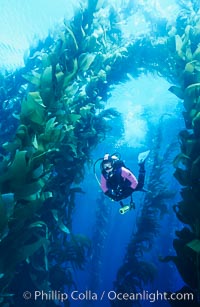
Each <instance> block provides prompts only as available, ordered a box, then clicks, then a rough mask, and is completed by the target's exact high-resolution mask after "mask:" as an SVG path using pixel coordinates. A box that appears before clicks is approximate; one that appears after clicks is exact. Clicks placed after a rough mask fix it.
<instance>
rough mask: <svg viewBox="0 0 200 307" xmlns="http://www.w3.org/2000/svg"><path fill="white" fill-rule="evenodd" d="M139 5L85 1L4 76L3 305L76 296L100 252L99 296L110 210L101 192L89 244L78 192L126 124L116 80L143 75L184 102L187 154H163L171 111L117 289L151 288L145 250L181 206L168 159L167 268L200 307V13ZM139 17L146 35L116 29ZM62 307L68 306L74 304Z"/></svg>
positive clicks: (190, 4) (188, 5)
mask: <svg viewBox="0 0 200 307" xmlns="http://www.w3.org/2000/svg"><path fill="white" fill-rule="evenodd" d="M141 3H142V4H141V5H139V4H137V3H135V2H133V1H131V0H130V1H123V3H122V5H121V8H120V10H119V9H117V8H116V7H115V6H113V5H109V4H107V5H105V4H104V5H103V6H101V1H98V0H93V1H92V0H88V2H87V3H81V5H80V6H79V8H77V9H76V10H75V15H74V17H73V18H72V20H66V19H64V20H63V23H62V24H61V25H60V27H59V28H57V30H55V31H54V32H52V33H49V35H48V37H46V38H45V39H44V40H43V41H42V40H40V41H39V42H38V45H37V46H36V47H34V48H33V47H31V48H30V50H29V55H28V56H27V57H25V58H24V61H25V65H24V67H23V68H20V69H17V70H16V71H15V72H12V73H9V72H5V73H2V74H1V75H0V93H1V94H0V100H1V104H0V109H1V112H0V119H1V124H0V136H1V144H0V145H1V146H0V172H1V176H0V287H1V295H0V305H1V306H4V307H8V306H18V305H20V306H23V304H24V305H25V304H26V301H25V300H22V297H20V296H21V293H22V292H23V291H25V290H26V289H30V291H31V290H37V289H43V290H44V291H47V292H49V291H51V290H52V289H57V290H59V291H61V292H66V291H67V290H68V291H69V290H71V289H76V287H77V286H76V283H75V279H74V274H75V272H77V271H79V270H85V268H86V264H87V260H88V253H91V250H92V255H93V258H92V260H90V262H91V263H90V265H91V282H92V287H93V289H92V288H91V289H92V290H94V291H95V290H96V288H98V284H99V270H100V266H101V246H102V245H103V242H104V240H105V237H106V224H107V216H108V212H109V208H108V207H107V206H106V205H105V197H104V195H103V194H102V195H101V194H99V197H98V199H97V208H98V209H97V212H96V228H95V230H94V233H93V238H94V241H95V243H94V244H92V243H91V240H90V239H89V238H88V237H87V236H86V235H84V233H83V234H76V233H74V231H73V223H72V221H73V216H74V210H75V207H76V195H77V194H79V193H85V192H84V191H83V190H82V188H80V187H79V185H80V183H81V182H82V181H83V179H84V177H85V173H86V167H91V168H92V165H93V162H94V161H93V160H92V152H93V150H94V149H95V148H96V147H97V145H98V144H99V143H101V142H102V141H106V137H107V135H108V133H110V132H111V125H110V123H111V122H112V121H117V122H119V121H121V115H120V112H119V111H118V110H117V108H107V107H106V102H107V99H108V97H109V95H110V91H111V85H113V84H115V85H117V84H118V83H119V82H126V81H127V79H128V77H127V74H129V75H131V76H132V78H138V77H139V76H140V75H141V74H142V73H143V74H144V73H145V74H153V75H159V76H161V77H162V78H163V79H166V80H167V81H168V82H169V83H170V84H171V86H170V87H169V91H170V92H171V95H172V96H173V95H175V96H176V97H177V99H180V101H181V102H182V104H183V110H184V111H183V112H182V113H181V114H180V117H183V119H184V124H185V128H184V129H183V130H182V131H180V132H179V134H178V135H177V136H176V138H177V139H178V142H179V148H178V151H179V154H178V155H175V154H174V144H173V143H172V144H169V145H168V147H166V148H165V151H164V153H161V154H160V155H158V153H159V149H160V144H161V142H162V129H163V126H164V115H163V117H162V118H160V121H159V125H158V127H157V129H156V130H155V131H154V144H153V148H152V149H151V159H152V161H153V162H152V165H151V170H150V177H151V180H149V181H148V189H149V190H152V191H153V192H152V193H146V194H145V196H144V202H143V204H142V210H141V214H140V216H139V219H138V220H137V230H136V232H134V233H133V234H132V235H131V239H130V242H129V244H128V246H127V249H126V252H125V255H124V263H123V264H121V265H120V264H119V269H118V272H117V275H116V279H115V280H114V281H113V284H114V289H115V291H116V292H136V291H142V289H143V288H144V286H145V285H146V284H149V283H153V281H154V278H155V276H156V274H157V272H156V265H155V264H154V263H150V262H148V261H147V260H146V258H145V257H144V255H145V254H146V253H149V252H150V251H151V249H152V246H153V242H154V240H155V237H157V236H158V235H159V232H160V226H161V223H162V216H163V215H164V214H165V213H166V211H167V208H168V205H169V200H170V203H171V200H172V199H173V195H174V194H173V191H170V190H169V189H168V184H167V182H166V177H165V176H164V174H165V172H166V169H167V167H168V165H169V164H170V165H171V166H172V167H173V168H174V177H175V179H176V181H177V184H178V185H179V186H180V201H179V202H178V203H173V204H172V209H173V211H174V215H175V217H176V219H178V220H179V222H180V224H181V225H182V226H181V228H180V229H177V231H176V233H175V234H174V240H173V247H172V249H173V255H162V256H160V257H159V261H161V262H162V264H163V266H164V265H166V263H165V262H170V261H171V262H173V263H174V264H175V266H176V267H177V270H178V272H179V274H180V276H181V278H182V280H183V281H184V284H185V287H184V288H182V289H180V291H179V292H181V291H182V292H183V293H184V291H186V292H193V293H194V301H193V302H191V306H193V305H194V306H198V297H199V293H200V175H199V174H200V46H199V39H200V8H199V5H198V1H195V0H191V1H184V0H182V1H177V4H178V5H179V8H180V10H179V14H178V16H177V17H176V20H175V21H174V22H173V23H172V24H170V22H168V21H167V20H166V19H164V18H162V17H160V16H159V12H157V11H156V9H155V10H154V11H153V12H151V11H150V10H149V7H148V5H147V4H145V3H143V2H141ZM138 11H142V12H143V15H144V16H145V19H146V21H147V22H148V27H149V32H148V34H147V35H141V36H138V37H137V36H135V35H134V33H133V34H130V35H129V36H128V37H127V35H125V34H124V31H123V30H122V28H121V27H120V26H119V25H120V24H121V23H122V21H123V23H126V22H127V23H128V22H129V20H130V18H134V14H136V12H138ZM123 23H122V24H123ZM111 133H112V132H111ZM100 208H101V209H100ZM99 224H101V227H98V225H99ZM144 225H145V227H144ZM104 229H105V230H104ZM66 289H67V290H66ZM188 289H189V290H188ZM166 290H167V289H166ZM16 293H20V294H19V295H18V294H16ZM168 302H169V305H170V304H171V306H180V305H176V302H174V301H170V300H169V301H168ZM42 303H43V305H44V306H56V305H57V304H56V302H54V301H51V302H48V301H46V302H44V301H43V302H42ZM122 303H123V305H122ZM125 303H126V304H125ZM125 303H124V302H119V301H112V302H110V305H111V306H124V304H125V305H127V306H141V305H140V304H141V302H139V301H137V302H133V301H128V302H125ZM179 304H180V302H179ZM192 304H193V305H192ZM195 304H196V305H195ZM40 305H41V302H39V301H35V302H34V306H40ZM63 306H70V301H69V300H66V301H65V302H64V305H63ZM181 306H186V305H181ZM187 306H188V305H187Z"/></svg>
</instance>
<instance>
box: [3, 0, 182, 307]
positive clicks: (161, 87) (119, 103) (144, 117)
mask: <svg viewBox="0 0 200 307" xmlns="http://www.w3.org/2000/svg"><path fill="white" fill-rule="evenodd" d="M73 2H75V1H69V0H57V1H53V0H51V1H48V0H40V1H36V0H29V1H23V0H13V1H11V0H9V1H6V0H0V13H1V19H0V70H2V71H4V70H10V71H13V70H15V69H17V68H19V67H23V65H24V60H23V58H24V54H25V55H26V53H27V52H28V50H29V48H30V46H33V45H34V44H35V43H36V42H37V41H38V40H39V39H42V38H44V37H46V36H47V35H48V32H49V31H55V27H56V25H58V24H59V21H60V20H61V19H63V18H71V16H73V14H74V11H75V7H76V6H78V5H79V4H78V2H76V3H73ZM102 2H103V1H102ZM113 2H114V1H113ZM115 2H116V1H115ZM116 3H117V2H116ZM118 3H119V1H118ZM153 4H155V5H157V6H160V8H161V11H162V14H170V9H171V8H172V7H174V6H175V4H174V1H153ZM174 12H176V11H174ZM169 16H170V15H168V17H169ZM170 17H171V16H170ZM171 18H172V17H171ZM125 31H128V29H127V28H125ZM138 31H146V28H143V27H141V24H140V26H138ZM169 87H170V84H169V83H168V82H167V81H166V80H164V79H162V78H161V77H159V76H157V75H151V74H147V75H146V74H141V76H140V77H139V78H138V79H133V78H132V77H131V76H127V81H126V82H125V83H119V84H117V85H114V86H111V87H110V98H109V99H108V101H107V105H106V107H108V108H109V107H115V108H116V109H117V110H118V111H119V112H120V113H121V114H122V119H123V122H124V130H121V126H120V124H119V122H115V123H113V129H112V131H111V132H110V134H108V136H107V138H106V140H105V141H104V142H102V143H101V144H99V146H98V147H97V148H96V149H95V150H94V151H93V152H92V157H93V162H94V161H95V160H96V159H98V158H100V157H102V156H103V154H104V153H107V152H109V153H114V152H116V151H119V152H120V153H121V155H122V158H123V160H124V161H125V162H126V164H127V165H128V167H129V168H130V169H131V170H133V172H134V173H135V174H136V175H137V173H138V165H137V155H138V154H139V153H140V152H141V151H145V150H147V149H151V146H152V145H153V140H152V139H151V129H152V127H154V128H155V127H156V126H157V125H158V123H159V120H160V118H161V116H162V115H163V114H165V117H164V128H163V143H162V144H161V148H160V152H159V154H160V155H162V154H163V153H164V152H165V149H166V146H167V145H168V144H170V143H171V142H172V141H175V139H176V138H177V134H178V132H179V131H180V130H181V128H182V127H183V119H182V118H180V117H179V114H180V112H181V110H182V105H181V103H180V101H179V99H178V98H176V97H175V96H173V95H172V94H171V93H170V92H169V91H168V88H169ZM177 150H178V147H177ZM175 153H176V152H175ZM175 153H174V156H175ZM150 165H151V161H149V168H148V163H147V174H146V178H147V181H148V180H150ZM173 171H174V170H173V167H169V169H168V172H167V176H166V177H168V178H169V181H170V183H169V185H170V187H169V188H170V189H173V190H175V191H176V190H177V191H178V189H179V187H178V186H177V183H176V182H175V180H174V179H172V180H170V178H173ZM97 175H98V176H99V175H100V172H99V170H97ZM80 186H81V188H82V189H83V191H84V192H85V194H77V196H76V209H75V213H74V218H73V225H72V229H73V232H74V233H75V234H79V233H81V234H84V235H86V236H88V237H89V238H90V239H91V240H92V241H93V244H97V242H95V238H94V237H93V232H94V229H95V227H96V210H97V202H96V199H97V198H98V197H99V196H100V193H101V191H100V188H99V186H98V183H97V181H96V178H95V176H94V173H93V170H92V167H87V168H86V174H85V180H84V181H83V182H82V183H81V184H80ZM176 197H177V198H178V196H177V195H176V196H175V199H176ZM175 199H174V200H173V202H174V201H175ZM134 201H135V202H136V209H135V210H133V211H131V212H130V214H127V215H124V216H122V215H120V214H119V208H118V205H116V204H114V203H113V202H112V201H110V200H106V203H107V206H108V207H109V208H110V210H109V214H108V223H107V226H106V236H105V240H104V242H103V248H102V249H101V261H102V263H101V266H100V271H99V278H100V283H99V288H98V289H97V290H96V291H97V293H98V295H100V294H99V293H102V292H103V291H106V293H108V292H109V291H112V290H113V289H114V285H113V282H114V281H115V279H116V274H117V271H118V269H119V267H120V266H121V265H122V263H123V260H124V256H125V253H126V248H127V245H128V243H129V241H130V238H131V235H132V234H133V233H134V232H135V231H136V222H137V219H138V218H139V216H140V213H141V208H142V205H143V201H144V195H143V194H142V193H138V194H137V195H135V196H134ZM179 227H180V225H179V223H178V222H177V219H176V218H175V215H174V213H173V211H172V210H169V212H168V214H167V215H166V216H164V217H163V220H162V223H161V230H160V233H159V236H158V237H157V238H155V241H154V246H153V249H152V251H151V253H150V254H147V256H146V257H147V259H148V260H150V261H153V262H154V263H156V266H157V268H158V275H157V277H156V280H155V281H154V284H153V285H147V286H146V288H145V289H144V290H148V291H152V292H154V291H156V290H159V291H161V292H162V291H163V292H164V291H173V292H175V291H177V290H178V289H180V288H181V287H182V285H183V281H182V279H181V277H180V275H179V274H178V272H177V269H176V267H175V266H174V265H173V264H171V263H160V262H159V261H158V260H157V256H158V254H160V255H162V256H165V255H168V254H170V255H171V254H173V253H174V251H173V249H172V241H173V238H174V229H177V228H179ZM163 242H165V244H163ZM89 268H90V255H88V263H87V264H86V270H85V271H80V272H79V271H77V272H76V273H75V275H74V279H75V282H76V284H77V287H78V291H79V292H81V291H82V292H85V291H86V290H87V289H90V287H91V283H90V270H89ZM163 276H166V278H164V279H163ZM79 305H81V306H90V305H91V306H95V307H98V306H105V307H107V306H110V303H109V301H108V299H104V300H103V304H102V302H100V301H99V300H98V301H94V302H93V301H89V302H86V301H74V300H71V306H79ZM142 306H149V302H146V303H145V302H142ZM153 306H168V305H167V304H165V303H164V302H162V305H161V304H160V302H157V303H154V304H153Z"/></svg>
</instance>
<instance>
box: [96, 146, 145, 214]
mask: <svg viewBox="0 0 200 307" xmlns="http://www.w3.org/2000/svg"><path fill="white" fill-rule="evenodd" d="M149 153H150V150H148V151H145V152H142V153H140V154H139V155H138V165H139V175H138V179H136V177H135V176H134V174H133V173H132V172H131V171H130V170H129V169H128V168H126V166H125V165H124V162H123V161H122V160H120V158H119V157H118V156H117V155H116V154H113V155H109V154H105V155H104V158H103V159H102V160H103V161H102V162H101V183H100V186H101V189H102V190H103V192H104V194H105V195H107V196H108V197H109V198H111V199H112V200H114V201H119V202H120V205H121V208H120V210H119V211H120V213H121V214H124V213H126V212H127V211H129V210H130V209H132V208H135V204H134V202H133V199H132V193H133V192H135V191H144V192H146V190H144V189H143V187H144V180H145V161H146V159H147V157H148V155H149ZM97 161H98V160H97ZM129 196H131V202H130V205H128V206H124V204H123V202H122V199H125V198H127V197H129Z"/></svg>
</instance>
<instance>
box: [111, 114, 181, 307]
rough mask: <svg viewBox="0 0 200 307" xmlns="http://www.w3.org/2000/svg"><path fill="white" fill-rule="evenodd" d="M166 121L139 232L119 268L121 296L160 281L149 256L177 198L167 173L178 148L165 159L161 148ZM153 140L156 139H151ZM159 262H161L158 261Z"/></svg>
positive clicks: (154, 151)
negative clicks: (172, 202)
mask: <svg viewBox="0 0 200 307" xmlns="http://www.w3.org/2000/svg"><path fill="white" fill-rule="evenodd" d="M163 118H164V115H163V117H162V118H161V119H160V121H159V125H158V127H157V129H156V133H155V136H154V147H153V148H152V150H151V156H150V158H151V161H152V163H151V165H150V169H151V171H150V174H149V178H150V180H149V182H148V183H147V190H149V191H151V192H147V193H146V194H145V196H144V199H143V201H142V202H143V204H137V205H138V206H140V205H141V206H142V210H141V213H140V215H139V217H138V219H137V223H136V230H135V231H133V233H132V237H131V240H130V242H129V244H128V246H127V250H126V254H125V257H124V263H123V264H122V266H121V267H120V268H119V270H118V273H117V277H116V280H115V281H114V289H115V291H116V292H117V293H138V292H141V293H142V291H143V289H145V287H146V286H147V285H149V284H152V283H153V281H154V280H155V278H156V274H157V268H156V263H155V262H154V260H152V262H150V261H147V260H146V259H145V256H146V255H147V254H148V253H149V254H150V252H152V250H153V246H154V242H155V239H156V237H158V236H159V233H160V228H161V222H162V218H163V215H164V214H166V213H167V203H168V201H169V199H171V198H172V197H173V196H174V195H173V194H171V193H169V192H168V184H169V183H168V182H167V180H166V177H165V172H166V170H168V167H169V164H170V162H171V160H172V156H173V153H174V150H175V149H176V146H175V144H174V143H172V144H171V145H169V146H168V147H167V149H166V151H165V152H164V154H163V155H161V152H160V146H161V144H162V141H163V132H162V130H163V127H164V123H163ZM151 137H152V135H151ZM156 260H157V259H156ZM123 303H124V302H123V301H122V302H120V301H118V300H115V301H112V302H111V306H123ZM127 306H141V302H140V301H139V300H138V301H137V302H135V301H134V302H129V303H128V304H127Z"/></svg>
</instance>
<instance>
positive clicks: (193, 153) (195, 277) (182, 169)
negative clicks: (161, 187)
mask: <svg viewBox="0 0 200 307" xmlns="http://www.w3.org/2000/svg"><path fill="white" fill-rule="evenodd" d="M197 11H198V12H199V8H198V9H197V6H196V3H195V1H194V2H192V5H191V6H188V5H187V3H186V2H185V3H184V9H183V11H182V12H181V16H179V18H178V22H177V26H180V25H181V31H180V29H179V28H178V29H177V34H176V35H175V42H176V57H177V66H179V68H180V67H181V68H182V69H181V71H180V74H179V76H180V79H179V84H180V86H179V87H178V86H172V87H171V88H170V91H171V92H172V93H174V94H175V95H177V96H178V97H179V98H180V99H182V100H183V105H184V109H185V110H184V111H183V117H184V120H185V130H183V131H181V132H180V133H179V140H180V149H181V152H180V154H179V155H178V156H177V157H176V158H175V160H174V167H175V169H176V170H175V173H174V176H175V177H176V179H177V180H178V181H179V183H180V184H181V186H182V190H181V201H180V202H179V203H178V204H176V205H174V211H175V214H176V216H177V218H178V219H179V220H180V221H181V222H182V223H183V224H184V225H185V226H184V227H183V229H182V230H180V231H177V233H176V234H177V238H176V239H175V240H174V243H173V245H174V249H175V251H176V256H171V257H170V256H169V257H167V258H165V260H172V261H174V263H175V264H176V266H177V268H178V270H179V272H180V274H181V276H182V278H183V280H184V282H185V283H186V284H187V285H188V286H189V287H191V288H192V289H193V291H197V292H199V291H200V278H199V272H200V267H199V246H200V245H199V242H200V240H199V239H200V237H199V236H200V232H199V229H200V228H199V225H200V220H199V218H200V211H199V205H200V194H199V153H200V146H199V145H200V143H199V137H200V129H199V127H200V126H199V63H200V62H199V46H198V42H199V25H200V19H199V15H198V14H196V13H197ZM194 16H195V18H194ZM181 21H182V22H181Z"/></svg>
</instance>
